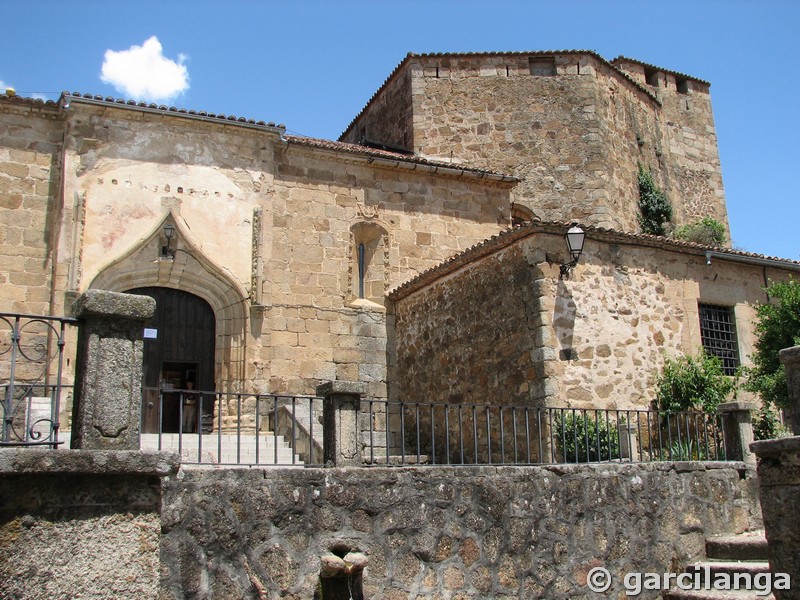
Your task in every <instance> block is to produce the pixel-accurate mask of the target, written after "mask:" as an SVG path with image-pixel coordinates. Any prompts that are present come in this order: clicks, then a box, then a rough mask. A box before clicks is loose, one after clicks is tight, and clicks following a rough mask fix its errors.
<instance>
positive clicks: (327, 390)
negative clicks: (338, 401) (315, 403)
mask: <svg viewBox="0 0 800 600" xmlns="http://www.w3.org/2000/svg"><path fill="white" fill-rule="evenodd" d="M366 393H367V384H366V383H364V382H363V381H339V380H336V381H326V382H325V383H321V384H320V385H318V386H317V396H321V397H323V398H327V397H329V396H338V395H347V396H364V395H365V394H366Z"/></svg>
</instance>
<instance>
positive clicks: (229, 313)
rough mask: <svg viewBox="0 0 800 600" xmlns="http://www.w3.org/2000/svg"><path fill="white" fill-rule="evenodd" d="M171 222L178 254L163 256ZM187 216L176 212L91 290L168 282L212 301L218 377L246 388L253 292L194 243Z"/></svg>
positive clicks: (109, 267)
mask: <svg viewBox="0 0 800 600" xmlns="http://www.w3.org/2000/svg"><path fill="white" fill-rule="evenodd" d="M165 225H172V226H173V227H175V229H176V235H175V236H174V237H173V241H172V243H171V247H172V249H173V250H174V251H175V253H174V257H163V256H161V247H162V246H163V245H164V244H166V238H165V237H164V234H163V231H164V226H165ZM192 237H193V236H192V235H191V232H190V231H189V229H188V228H187V226H186V224H185V222H184V221H183V219H181V218H179V217H176V216H175V215H174V214H173V213H172V212H170V213H168V214H167V215H166V216H165V217H164V219H163V220H162V221H161V222H160V223H159V224H158V226H157V227H155V228H154V229H153V230H151V231H150V233H149V234H148V235H147V236H145V237H144V238H143V240H142V241H141V243H139V244H138V245H136V246H134V247H132V248H130V249H129V250H128V251H127V252H125V253H124V254H123V255H122V256H120V257H118V258H116V259H115V260H113V261H111V262H110V263H108V264H107V265H106V266H104V267H103V268H102V269H101V270H100V272H99V273H98V274H97V275H96V276H95V277H94V279H93V280H92V281H91V282H90V283H89V285H88V286H87V289H102V290H108V291H112V292H124V291H126V290H130V289H134V288H140V287H153V286H156V287H167V288H173V289H178V290H182V291H185V292H189V293H191V294H194V295H196V296H199V297H200V298H202V299H203V300H205V301H206V302H208V303H209V305H211V308H212V309H213V310H214V315H215V317H216V321H217V340H216V341H217V343H216V356H215V371H216V373H215V379H216V381H217V382H218V385H220V384H222V385H223V386H224V387H225V388H227V389H241V386H242V383H243V381H244V377H245V372H244V365H245V359H244V357H245V345H246V339H247V336H246V331H247V318H248V317H247V304H248V299H249V297H248V294H247V292H246V291H245V289H244V287H243V286H242V285H241V284H239V283H238V282H237V281H236V280H235V279H233V278H232V277H231V276H229V275H228V274H227V273H225V272H224V271H223V269H221V268H220V267H218V266H217V265H215V264H214V262H213V261H212V260H211V259H210V258H209V257H207V256H205V255H204V253H203V251H202V250H201V249H200V248H199V247H198V246H197V245H196V244H194V243H193V241H192Z"/></svg>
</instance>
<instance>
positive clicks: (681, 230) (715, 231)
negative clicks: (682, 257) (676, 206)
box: [673, 217, 727, 246]
mask: <svg viewBox="0 0 800 600" xmlns="http://www.w3.org/2000/svg"><path fill="white" fill-rule="evenodd" d="M673 237H675V239H678V240H683V241H684V242H694V243H696V244H702V245H704V246H722V245H723V244H724V243H725V242H726V241H727V238H726V237H725V225H723V224H722V223H720V222H719V221H717V220H716V219H715V218H713V217H703V218H702V219H700V220H698V221H694V222H693V223H689V224H687V225H681V226H680V227H678V228H677V229H675V233H674V234H673Z"/></svg>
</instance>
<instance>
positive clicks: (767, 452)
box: [750, 435, 800, 458]
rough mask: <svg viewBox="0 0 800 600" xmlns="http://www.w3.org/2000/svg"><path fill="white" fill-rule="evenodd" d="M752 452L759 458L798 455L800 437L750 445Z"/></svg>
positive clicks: (760, 441) (764, 441)
mask: <svg viewBox="0 0 800 600" xmlns="http://www.w3.org/2000/svg"><path fill="white" fill-rule="evenodd" d="M750 450H751V451H752V452H753V453H754V454H755V455H756V456H758V457H759V458H763V457H767V456H779V455H781V454H787V455H792V454H798V453H800V435H795V436H792V437H785V438H777V439H774V440H759V441H757V442H753V443H752V444H750Z"/></svg>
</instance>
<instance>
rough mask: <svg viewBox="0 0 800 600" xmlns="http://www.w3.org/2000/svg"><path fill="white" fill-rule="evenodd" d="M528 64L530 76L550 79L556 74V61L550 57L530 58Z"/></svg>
mask: <svg viewBox="0 0 800 600" xmlns="http://www.w3.org/2000/svg"><path fill="white" fill-rule="evenodd" d="M528 63H529V66H530V70H531V75H538V76H540V77H550V76H553V75H555V74H556V59H555V58H553V57H552V56H542V57H536V58H531V59H529V61H528Z"/></svg>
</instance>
